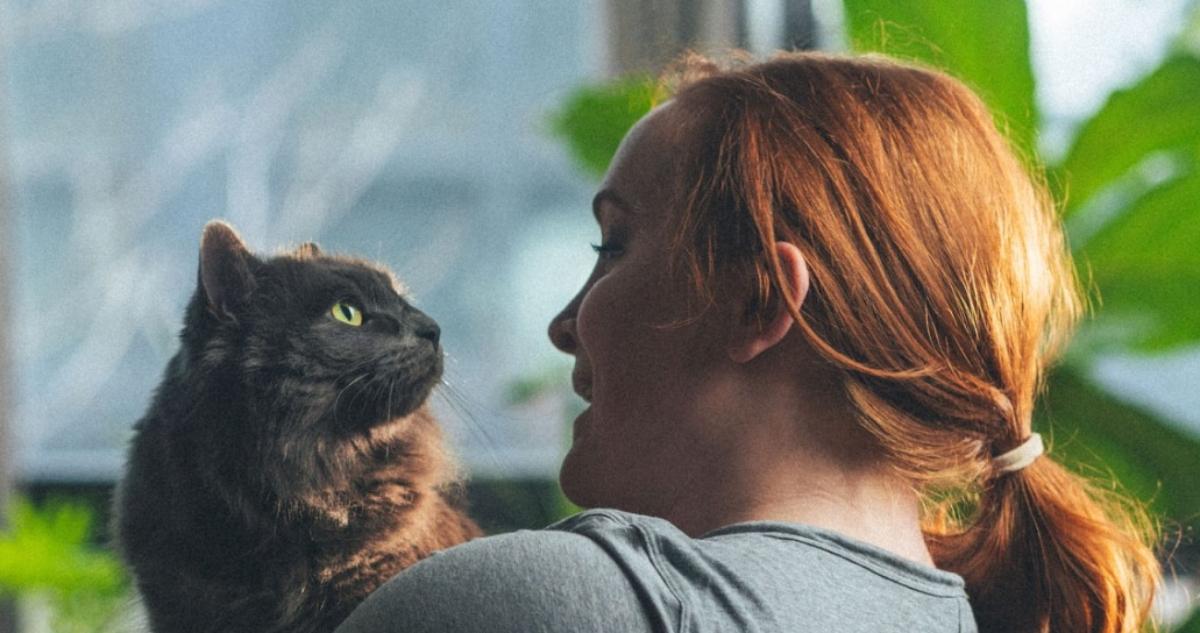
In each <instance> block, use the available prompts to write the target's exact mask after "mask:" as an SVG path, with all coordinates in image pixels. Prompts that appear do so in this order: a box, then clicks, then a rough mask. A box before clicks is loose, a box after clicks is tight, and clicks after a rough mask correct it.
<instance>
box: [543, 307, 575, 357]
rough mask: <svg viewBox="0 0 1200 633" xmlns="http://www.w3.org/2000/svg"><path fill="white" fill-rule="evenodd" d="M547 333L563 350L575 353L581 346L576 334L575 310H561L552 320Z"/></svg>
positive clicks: (556, 345) (552, 341)
mask: <svg viewBox="0 0 1200 633" xmlns="http://www.w3.org/2000/svg"><path fill="white" fill-rule="evenodd" d="M568 307H569V306H568ZM547 333H548V334H549V335H550V342H551V343H553V344H554V346H555V347H557V348H558V349H559V351H561V352H566V353H567V354H574V353H575V350H576V349H577V348H578V346H579V342H578V339H577V338H576V335H575V314H574V312H568V310H563V311H562V312H559V313H558V314H557V315H556V316H555V317H554V318H553V319H552V320H551V321H550V329H549V331H548V332H547Z"/></svg>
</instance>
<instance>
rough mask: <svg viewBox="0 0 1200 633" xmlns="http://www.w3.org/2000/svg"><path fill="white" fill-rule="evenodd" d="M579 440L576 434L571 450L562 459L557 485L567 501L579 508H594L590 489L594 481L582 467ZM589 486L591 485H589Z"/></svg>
mask: <svg viewBox="0 0 1200 633" xmlns="http://www.w3.org/2000/svg"><path fill="white" fill-rule="evenodd" d="M579 449H580V438H579V435H578V434H576V436H575V441H574V442H573V443H572V445H571V450H569V451H567V456H566V457H564V458H563V462H562V467H561V468H559V471H558V484H559V486H561V487H562V491H563V494H564V495H565V496H566V497H567V499H568V500H569V501H570V502H571V503H574V504H575V505H577V506H579V507H581V508H594V507H596V504H595V503H594V500H595V499H594V497H595V495H594V493H593V492H592V490H591V488H592V487H594V485H595V483H596V481H595V480H594V479H593V478H592V477H590V476H589V475H588V474H587V472H585V471H586V470H587V469H586V468H584V467H583V464H582V461H583V459H582V455H581V454H580V453H581V451H580V450H579ZM589 484H591V485H589Z"/></svg>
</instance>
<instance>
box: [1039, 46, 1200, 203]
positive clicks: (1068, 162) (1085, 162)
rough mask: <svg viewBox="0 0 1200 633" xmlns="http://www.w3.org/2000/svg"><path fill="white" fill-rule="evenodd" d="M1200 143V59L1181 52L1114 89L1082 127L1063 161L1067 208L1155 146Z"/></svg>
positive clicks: (1186, 148)
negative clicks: (1137, 79) (1130, 81)
mask: <svg viewBox="0 0 1200 633" xmlns="http://www.w3.org/2000/svg"><path fill="white" fill-rule="evenodd" d="M1197 149H1200V60H1197V59H1196V58H1194V57H1192V56H1189V55H1179V56H1176V57H1173V58H1171V59H1168V60H1167V61H1166V62H1164V63H1163V65H1162V66H1160V67H1159V68H1158V69H1157V70H1155V71H1154V72H1152V73H1150V74H1149V75H1148V76H1146V77H1145V78H1143V79H1142V80H1141V81H1139V82H1138V83H1136V84H1135V85H1133V86H1131V87H1129V88H1127V89H1125V90H1119V91H1117V92H1114V93H1113V94H1112V96H1110V97H1109V99H1108V102H1107V103H1105V104H1104V106H1103V107H1102V108H1101V109H1100V111H1099V112H1098V113H1097V114H1096V116H1094V117H1092V118H1091V119H1090V120H1088V121H1087V122H1086V123H1084V124H1083V126H1082V127H1081V128H1080V130H1079V134H1078V135H1077V136H1076V138H1075V142H1074V143H1073V145H1072V147H1071V149H1070V150H1069V151H1068V153H1067V156H1066V158H1065V159H1064V160H1063V162H1062V164H1061V165H1059V166H1058V168H1057V170H1056V171H1058V172H1059V177H1058V179H1057V180H1060V181H1062V182H1063V183H1065V185H1066V193H1067V205H1068V206H1067V213H1068V214H1070V213H1072V212H1074V211H1075V210H1077V209H1079V208H1080V207H1082V206H1083V205H1084V204H1085V203H1086V202H1087V201H1089V200H1091V199H1092V197H1093V196H1095V195H1096V194H1097V193H1098V192H1100V191H1102V190H1103V189H1104V188H1105V187H1107V186H1108V185H1110V184H1111V183H1113V181H1114V180H1116V179H1118V178H1120V177H1122V176H1123V175H1125V174H1126V173H1127V172H1129V170H1130V169H1132V168H1133V167H1135V166H1137V165H1139V164H1140V163H1142V162H1143V161H1144V160H1145V159H1146V157H1147V156H1149V155H1151V154H1153V153H1156V152H1164V151H1167V152H1177V151H1183V152H1185V153H1188V154H1191V153H1194V152H1196V150H1197Z"/></svg>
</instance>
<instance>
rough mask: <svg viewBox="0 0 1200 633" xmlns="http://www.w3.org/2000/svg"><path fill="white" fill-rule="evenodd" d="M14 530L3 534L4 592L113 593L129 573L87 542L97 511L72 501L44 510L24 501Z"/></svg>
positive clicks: (14, 512) (0, 579)
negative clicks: (92, 513) (94, 514)
mask: <svg viewBox="0 0 1200 633" xmlns="http://www.w3.org/2000/svg"><path fill="white" fill-rule="evenodd" d="M10 514H11V516H12V526H11V528H10V529H9V530H8V531H7V532H4V533H0V592H27V591H39V590H50V591H57V592H99V593H104V594H113V593H117V592H119V591H121V590H122V589H123V588H124V586H125V581H126V579H125V574H124V571H123V569H122V567H121V565H120V563H119V562H118V561H117V559H116V557H114V556H113V555H112V554H110V553H108V552H105V551H102V550H99V549H96V548H94V547H92V546H90V545H88V544H87V543H86V541H87V539H88V537H89V536H90V535H91V534H90V533H91V525H92V515H91V511H90V510H89V509H88V508H86V507H84V506H79V505H74V504H70V503H66V502H51V503H49V504H47V505H46V506H44V507H42V508H35V507H34V506H33V505H32V504H30V503H28V502H25V501H19V502H17V503H15V504H14V505H13V507H12V509H11V513H10Z"/></svg>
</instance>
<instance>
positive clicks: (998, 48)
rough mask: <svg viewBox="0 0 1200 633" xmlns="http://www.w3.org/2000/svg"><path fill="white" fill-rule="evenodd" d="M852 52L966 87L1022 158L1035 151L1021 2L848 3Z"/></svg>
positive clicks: (925, 0)
mask: <svg viewBox="0 0 1200 633" xmlns="http://www.w3.org/2000/svg"><path fill="white" fill-rule="evenodd" d="M844 4H845V8H846V23H847V26H848V28H849V35H850V40H851V43H852V45H853V46H854V48H855V49H856V50H859V51H877V52H881V53H886V54H888V55H893V56H896V57H901V58H905V59H914V60H920V61H923V62H926V63H929V64H932V65H934V66H936V67H938V68H942V69H945V70H947V71H949V72H950V73H951V74H953V75H955V76H956V77H958V78H959V79H962V80H963V81H965V82H966V83H967V84H968V85H970V86H971V87H972V88H974V89H975V91H976V92H978V93H979V94H980V96H982V97H983V99H984V101H986V102H987V103H988V105H989V106H990V107H991V109H992V112H994V113H995V114H996V115H997V119H998V122H999V124H1000V126H1001V128H1002V129H1004V128H1005V127H1007V128H1008V133H1009V137H1010V138H1011V139H1012V140H1013V142H1014V143H1015V144H1016V145H1017V146H1018V147H1020V148H1022V149H1023V150H1025V151H1029V150H1031V149H1032V148H1033V147H1034V143H1033V135H1034V132H1035V130H1036V129H1037V123H1038V121H1037V107H1036V105H1035V104H1034V97H1033V69H1032V67H1031V66H1030V63H1029V21H1028V17H1027V15H1026V10H1025V3H1024V2H1023V1H1022V0H956V1H955V2H945V1H944V0H906V1H904V2H896V1H895V0H845V2H844Z"/></svg>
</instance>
